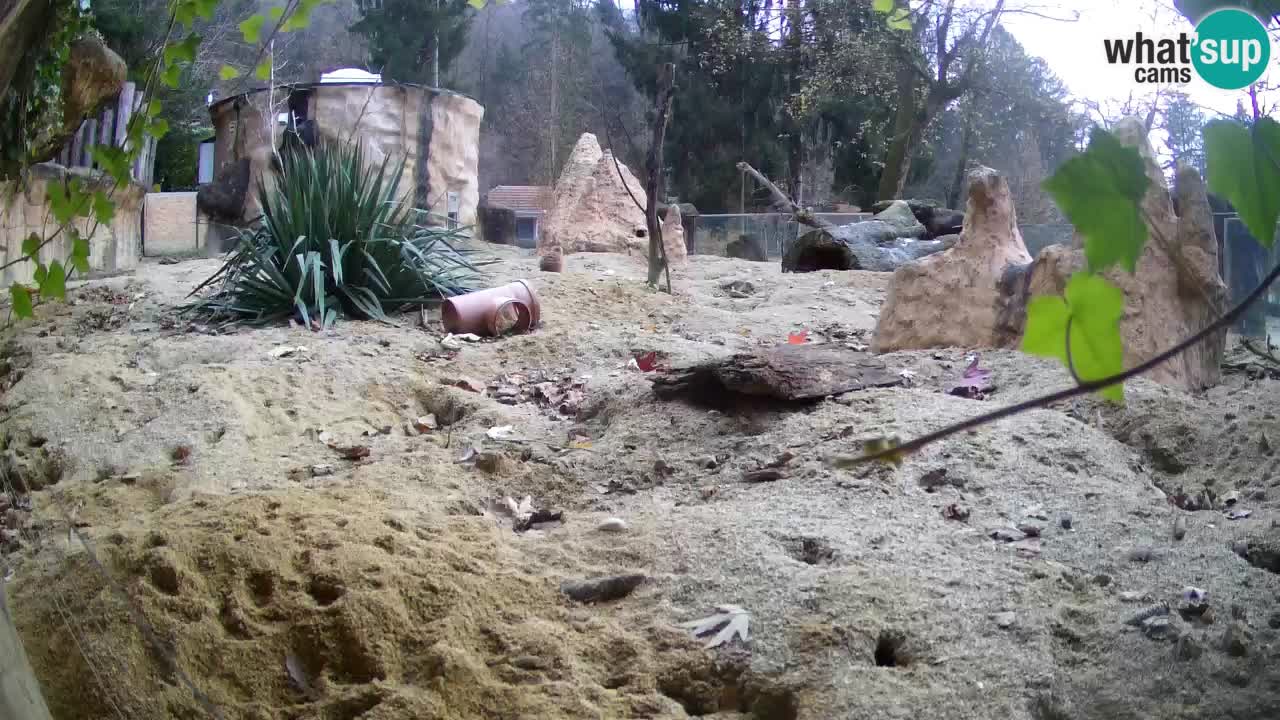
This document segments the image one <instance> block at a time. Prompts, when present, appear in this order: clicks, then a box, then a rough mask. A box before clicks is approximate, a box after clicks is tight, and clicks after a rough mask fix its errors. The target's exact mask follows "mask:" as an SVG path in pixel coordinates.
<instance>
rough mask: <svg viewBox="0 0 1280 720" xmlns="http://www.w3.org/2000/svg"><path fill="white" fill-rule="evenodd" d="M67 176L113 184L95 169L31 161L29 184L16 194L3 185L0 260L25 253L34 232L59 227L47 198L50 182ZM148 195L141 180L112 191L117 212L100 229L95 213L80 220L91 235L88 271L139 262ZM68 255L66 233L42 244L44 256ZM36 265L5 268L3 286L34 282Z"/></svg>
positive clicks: (92, 185)
mask: <svg viewBox="0 0 1280 720" xmlns="http://www.w3.org/2000/svg"><path fill="white" fill-rule="evenodd" d="M69 177H77V178H80V180H81V181H82V182H84V183H85V184H86V186H87V187H88V188H89V189H90V190H96V189H103V190H109V189H110V187H111V181H110V180H104V179H102V178H101V177H99V176H98V175H97V174H96V173H92V172H90V171H88V170H82V169H79V168H75V169H71V170H68V169H67V168H64V167H62V166H61V165H55V164H52V163H42V164H40V165H36V166H33V167H32V169H31V174H30V177H29V180H28V182H27V185H26V187H25V188H23V189H21V190H19V191H18V192H17V193H15V194H13V196H12V198H10V194H11V193H13V189H12V186H9V185H0V198H6V200H4V201H3V202H6V203H7V204H5V205H0V265H3V264H5V263H8V262H10V261H12V260H15V259H17V258H19V257H22V242H23V240H25V239H26V237H27V236H28V235H30V234H31V233H33V232H34V233H36V234H37V235H39V236H41V237H48V236H49V235H51V234H52V233H53V232H54V231H55V230H57V224H56V223H55V222H54V221H53V219H52V216H51V214H50V212H49V206H48V202H47V201H46V197H47V194H48V187H49V184H50V183H54V182H66V181H67V179H68V178H69ZM144 195H145V191H144V189H143V188H142V187H141V186H139V185H129V186H128V187H126V188H123V189H118V190H116V191H115V193H114V196H113V197H114V200H115V203H116V212H115V218H114V219H113V220H112V221H111V224H110V225H107V226H100V227H98V228H97V229H96V231H94V229H93V226H94V221H93V219H92V218H80V219H79V220H77V221H76V227H77V229H78V230H79V232H80V233H81V236H83V237H88V238H89V268H90V272H93V273H109V272H117V271H122V270H131V269H133V268H134V267H136V266H137V264H138V258H139V257H140V255H141V250H142V203H143V196H144ZM90 232H93V234H92V235H90ZM70 255H71V238H70V237H68V236H67V235H66V234H65V233H64V234H62V235H60V236H59V238H58V239H57V240H55V241H54V242H52V243H49V244H48V245H46V246H45V247H44V249H43V250H41V252H40V260H41V261H42V262H46V263H48V262H51V261H53V260H58V261H61V262H65V261H66V259H67V257H69V256H70ZM34 271H35V265H34V264H32V263H30V262H22V263H18V264H16V265H14V266H12V267H9V268H6V269H4V270H2V271H0V287H8V286H9V285H10V284H12V283H15V282H20V283H30V282H31V281H32V273H33V272H34Z"/></svg>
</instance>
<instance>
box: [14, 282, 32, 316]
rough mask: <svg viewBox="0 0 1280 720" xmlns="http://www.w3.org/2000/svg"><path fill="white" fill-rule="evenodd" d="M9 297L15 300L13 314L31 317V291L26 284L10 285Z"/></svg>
mask: <svg viewBox="0 0 1280 720" xmlns="http://www.w3.org/2000/svg"><path fill="white" fill-rule="evenodd" d="M9 297H10V298H12V300H13V314H14V315H17V316H18V317H20V318H29V317H31V316H32V315H34V313H33V312H32V310H31V291H30V290H28V289H27V288H26V287H25V286H23V285H19V284H18V283H14V284H12V285H10V286H9Z"/></svg>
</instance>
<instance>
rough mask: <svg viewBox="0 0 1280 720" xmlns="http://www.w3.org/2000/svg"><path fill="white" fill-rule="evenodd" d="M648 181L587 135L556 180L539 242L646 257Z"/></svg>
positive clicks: (540, 244)
mask: <svg viewBox="0 0 1280 720" xmlns="http://www.w3.org/2000/svg"><path fill="white" fill-rule="evenodd" d="M646 198H647V196H646V195H645V191H644V184H643V183H641V182H640V181H639V180H638V179H636V177H635V175H633V174H632V173H631V171H630V170H629V169H627V166H626V165H624V164H622V163H621V162H615V161H614V158H613V155H612V153H610V152H609V151H608V150H603V149H601V147H600V143H599V142H597V141H596V137H595V135H592V134H591V133H583V135H582V137H580V138H579V139H578V143H577V144H576V145H575V146H574V148H573V152H572V153H570V155H569V160H568V161H567V162H566V163H565V166H564V170H562V171H561V173H560V178H559V180H557V181H556V186H555V196H554V201H553V203H552V207H551V211H550V212H549V213H548V214H547V218H546V222H545V229H546V232H545V233H544V234H543V236H542V237H541V238H539V241H538V249H539V254H546V251H547V249H548V248H547V246H549V245H550V246H555V247H556V248H559V250H560V251H561V252H563V253H573V252H620V253H627V254H639V255H642V256H647V254H648V245H649V243H648V240H647V239H646V238H645V233H644V228H645V219H644V211H643V210H642V209H641V208H642V207H644V204H645V202H646Z"/></svg>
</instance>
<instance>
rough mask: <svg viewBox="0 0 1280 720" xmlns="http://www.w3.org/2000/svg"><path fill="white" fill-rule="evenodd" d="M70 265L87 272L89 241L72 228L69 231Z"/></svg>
mask: <svg viewBox="0 0 1280 720" xmlns="http://www.w3.org/2000/svg"><path fill="white" fill-rule="evenodd" d="M71 266H72V267H74V268H75V269H76V270H77V271H79V272H82V273H87V272H89V241H88V240H86V239H84V238H82V237H80V233H78V232H75V231H74V230H73V231H72V233H71Z"/></svg>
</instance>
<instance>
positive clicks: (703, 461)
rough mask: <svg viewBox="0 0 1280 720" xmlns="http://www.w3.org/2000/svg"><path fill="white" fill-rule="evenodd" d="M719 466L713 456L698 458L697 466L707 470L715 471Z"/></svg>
mask: <svg viewBox="0 0 1280 720" xmlns="http://www.w3.org/2000/svg"><path fill="white" fill-rule="evenodd" d="M719 464H720V463H718V462H717V461H716V458H715V456H714V455H708V456H706V457H702V458H698V465H699V466H701V467H702V468H704V469H707V470H715V469H716V467H717V466H718V465H719Z"/></svg>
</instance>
